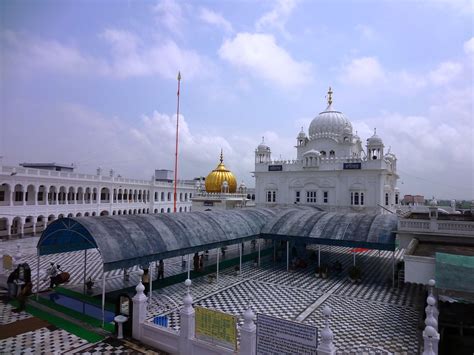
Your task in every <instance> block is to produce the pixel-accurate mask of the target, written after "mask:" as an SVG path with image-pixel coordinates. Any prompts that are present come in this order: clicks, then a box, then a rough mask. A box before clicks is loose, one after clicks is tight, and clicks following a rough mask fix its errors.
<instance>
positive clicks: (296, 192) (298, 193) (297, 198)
mask: <svg viewBox="0 0 474 355" xmlns="http://www.w3.org/2000/svg"><path fill="white" fill-rule="evenodd" d="M295 202H296V203H299V202H300V191H295Z"/></svg>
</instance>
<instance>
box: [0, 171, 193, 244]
mask: <svg viewBox="0 0 474 355" xmlns="http://www.w3.org/2000/svg"><path fill="white" fill-rule="evenodd" d="M173 181H174V176H173V172H172V171H170V170H156V171H155V176H153V178H152V179H150V180H137V179H129V178H123V177H121V176H116V174H115V172H114V171H113V170H110V172H109V174H108V175H103V174H102V169H100V168H99V169H97V174H96V175H90V174H83V173H76V172H74V167H73V166H68V165H59V164H56V163H47V164H42V163H23V164H20V167H12V166H4V165H0V238H8V237H10V236H16V235H19V236H21V235H24V234H35V233H39V232H41V231H43V230H44V229H45V228H46V226H47V225H48V224H50V223H51V222H52V221H54V220H56V219H58V218H62V217H81V216H99V215H101V216H104V215H122V214H144V213H171V212H173V192H174V191H173V187H174V186H173ZM193 192H194V183H193V182H192V181H191V182H190V181H179V182H178V186H177V212H188V211H190V210H191V198H192V197H193Z"/></svg>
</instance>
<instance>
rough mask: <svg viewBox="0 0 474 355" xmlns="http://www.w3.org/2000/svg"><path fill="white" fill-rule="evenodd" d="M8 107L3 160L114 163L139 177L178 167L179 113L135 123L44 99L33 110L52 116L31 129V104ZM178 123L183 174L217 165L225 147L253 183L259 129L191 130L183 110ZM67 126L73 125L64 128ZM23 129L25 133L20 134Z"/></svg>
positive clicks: (81, 165)
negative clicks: (39, 141)
mask: <svg viewBox="0 0 474 355" xmlns="http://www.w3.org/2000/svg"><path fill="white" fill-rule="evenodd" d="M7 109H8V117H9V122H11V124H9V125H7V126H6V127H4V128H5V129H6V134H5V138H6V141H5V147H7V148H8V150H7V151H6V152H5V156H6V158H5V164H16V163H19V162H22V161H56V162H64V163H68V164H69V163H75V165H77V167H78V169H77V171H78V172H88V173H94V172H95V169H96V168H97V167H99V166H100V167H102V168H103V169H104V171H108V170H109V169H114V170H115V171H116V172H117V174H120V175H122V176H124V177H130V178H137V179H149V178H150V176H151V175H152V174H153V172H154V169H160V168H161V169H171V170H173V169H174V152H175V132H176V116H175V115H168V114H165V113H162V112H158V111H154V112H152V113H150V114H146V115H143V116H142V117H138V118H137V119H136V120H134V122H136V123H135V124H134V125H133V126H132V125H130V124H129V123H127V122H125V121H124V120H122V119H120V118H117V117H110V116H107V115H104V114H102V113H100V112H97V111H96V110H93V109H91V108H89V107H86V106H84V105H78V104H71V103H68V104H59V105H55V106H54V107H53V106H51V105H45V106H41V105H40V106H39V107H38V106H35V109H34V110H35V114H36V115H38V116H41V117H48V121H47V124H40V125H37V129H34V130H32V129H31V121H30V117H31V109H30V108H29V107H28V106H27V105H23V106H22V108H21V109H18V108H17V107H16V106H15V107H13V106H12V105H10V106H9V107H8V108H7ZM13 122H14V124H13ZM179 123H180V126H179V127H180V131H179V157H180V158H179V159H180V160H179V176H180V178H181V179H191V178H194V177H196V176H206V175H207V174H208V173H209V172H210V171H211V170H213V169H214V168H215V167H216V166H217V164H218V162H219V154H220V150H221V148H222V149H223V151H224V162H225V164H226V166H227V167H228V168H229V169H230V170H231V171H232V172H234V174H235V175H236V177H237V179H238V181H239V182H240V181H242V180H245V183H246V184H247V186H254V181H253V179H252V178H251V175H250V171H252V170H253V168H254V165H253V164H254V161H255V160H254V159H255V158H254V148H255V147H256V146H257V145H258V142H259V138H258V135H255V136H254V137H249V135H248V134H245V135H242V136H240V135H232V134H228V132H227V131H223V132H219V131H214V132H209V131H206V132H205V133H204V134H202V133H198V132H193V131H192V130H191V128H190V127H189V125H188V122H187V120H186V118H185V117H183V116H180V122H179ZM65 127H74V129H73V130H68V134H64V129H65ZM15 132H18V133H15ZM20 132H21V139H19V137H18V134H20ZM84 132H87V134H84ZM38 136H41V137H42V139H43V141H44V142H48V143H47V144H41V145H40V146H38V144H37V139H35V137H36V138H37V137H38Z"/></svg>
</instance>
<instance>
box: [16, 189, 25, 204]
mask: <svg viewBox="0 0 474 355" xmlns="http://www.w3.org/2000/svg"><path fill="white" fill-rule="evenodd" d="M15 201H16V202H19V201H23V192H22V191H15Z"/></svg>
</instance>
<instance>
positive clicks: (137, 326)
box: [132, 269, 147, 340]
mask: <svg viewBox="0 0 474 355" xmlns="http://www.w3.org/2000/svg"><path fill="white" fill-rule="evenodd" d="M142 275H143V270H141V269H139V270H138V278H139V282H138V285H137V287H135V290H136V291H137V293H136V294H135V296H134V297H133V299H132V301H133V319H132V337H133V338H134V339H137V340H140V338H141V329H142V323H143V322H144V321H145V319H146V304H147V297H146V296H145V294H144V293H143V291H145V286H143V284H142Z"/></svg>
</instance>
